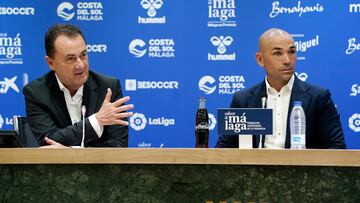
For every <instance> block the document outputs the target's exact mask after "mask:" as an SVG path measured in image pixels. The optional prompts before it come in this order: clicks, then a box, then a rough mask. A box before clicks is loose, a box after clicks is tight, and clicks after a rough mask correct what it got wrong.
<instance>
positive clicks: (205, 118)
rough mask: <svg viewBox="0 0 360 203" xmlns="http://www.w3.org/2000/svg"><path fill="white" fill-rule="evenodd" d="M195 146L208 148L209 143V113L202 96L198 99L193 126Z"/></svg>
mask: <svg viewBox="0 0 360 203" xmlns="http://www.w3.org/2000/svg"><path fill="white" fill-rule="evenodd" d="M195 137H196V145H195V147H196V148H208V147H209V145H208V143H209V115H208V112H207V110H206V101H205V98H204V97H200V99H199V109H198V110H197V112H196V126H195Z"/></svg>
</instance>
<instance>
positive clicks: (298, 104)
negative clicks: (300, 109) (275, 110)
mask: <svg viewBox="0 0 360 203" xmlns="http://www.w3.org/2000/svg"><path fill="white" fill-rule="evenodd" d="M301 105H302V102H301V101H294V106H301Z"/></svg>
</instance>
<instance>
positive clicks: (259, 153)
mask: <svg viewBox="0 0 360 203" xmlns="http://www.w3.org/2000/svg"><path fill="white" fill-rule="evenodd" d="M0 164H218V165H228V164H229V165H294V166H354V167H359V166H360V150H310V149H307V150H290V149H280V150H271V149H212V148H211V149H210V148H209V149H200V148H195V149H193V148H85V149H84V148H83V149H73V148H68V149H59V148H57V149H56V148H47V149H41V148H2V149H0Z"/></svg>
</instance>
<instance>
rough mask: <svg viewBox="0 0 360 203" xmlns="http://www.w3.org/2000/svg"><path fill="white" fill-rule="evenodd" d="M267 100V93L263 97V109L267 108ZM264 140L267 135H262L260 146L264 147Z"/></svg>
mask: <svg viewBox="0 0 360 203" xmlns="http://www.w3.org/2000/svg"><path fill="white" fill-rule="evenodd" d="M266 100H267V95H266V94H265V95H264V96H262V97H261V108H263V109H265V108H266ZM263 140H264V142H265V135H260V142H259V148H264V145H263Z"/></svg>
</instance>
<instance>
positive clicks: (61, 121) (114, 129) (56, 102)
mask: <svg viewBox="0 0 360 203" xmlns="http://www.w3.org/2000/svg"><path fill="white" fill-rule="evenodd" d="M107 88H111V90H112V97H111V102H114V101H116V100H117V99H119V98H121V97H122V93H121V87H120V82H119V80H118V79H116V78H111V77H107V76H104V75H100V74H97V73H95V72H92V71H90V72H89V78H88V80H87V81H86V82H85V84H84V92H83V101H82V104H83V105H85V106H86V120H85V141H84V143H85V146H87V147H127V146H128V127H127V126H120V125H113V126H104V132H103V134H102V136H101V137H100V138H99V137H98V135H97V134H96V132H95V130H94V129H93V128H92V126H91V124H90V121H89V119H88V118H87V117H88V116H91V115H92V114H94V113H96V112H98V111H99V109H100V107H101V105H102V103H103V101H104V98H105V95H106V92H107ZM23 94H24V96H25V103H26V113H27V118H28V121H29V124H30V127H31V130H32V131H33V133H34V135H35V137H36V138H37V141H38V142H39V144H40V145H45V141H44V138H45V137H49V138H50V139H53V140H55V141H56V142H59V143H61V144H63V145H66V146H74V145H80V143H81V139H82V121H80V122H77V123H75V124H74V125H72V123H71V119H70V115H69V113H68V110H67V107H66V102H65V98H64V93H63V92H62V91H61V90H60V88H59V85H58V82H57V80H56V76H55V72H53V71H50V72H48V73H47V74H45V75H44V76H43V77H41V78H39V79H37V80H34V81H32V82H31V83H29V84H28V85H26V86H25V87H24V89H23Z"/></svg>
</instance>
